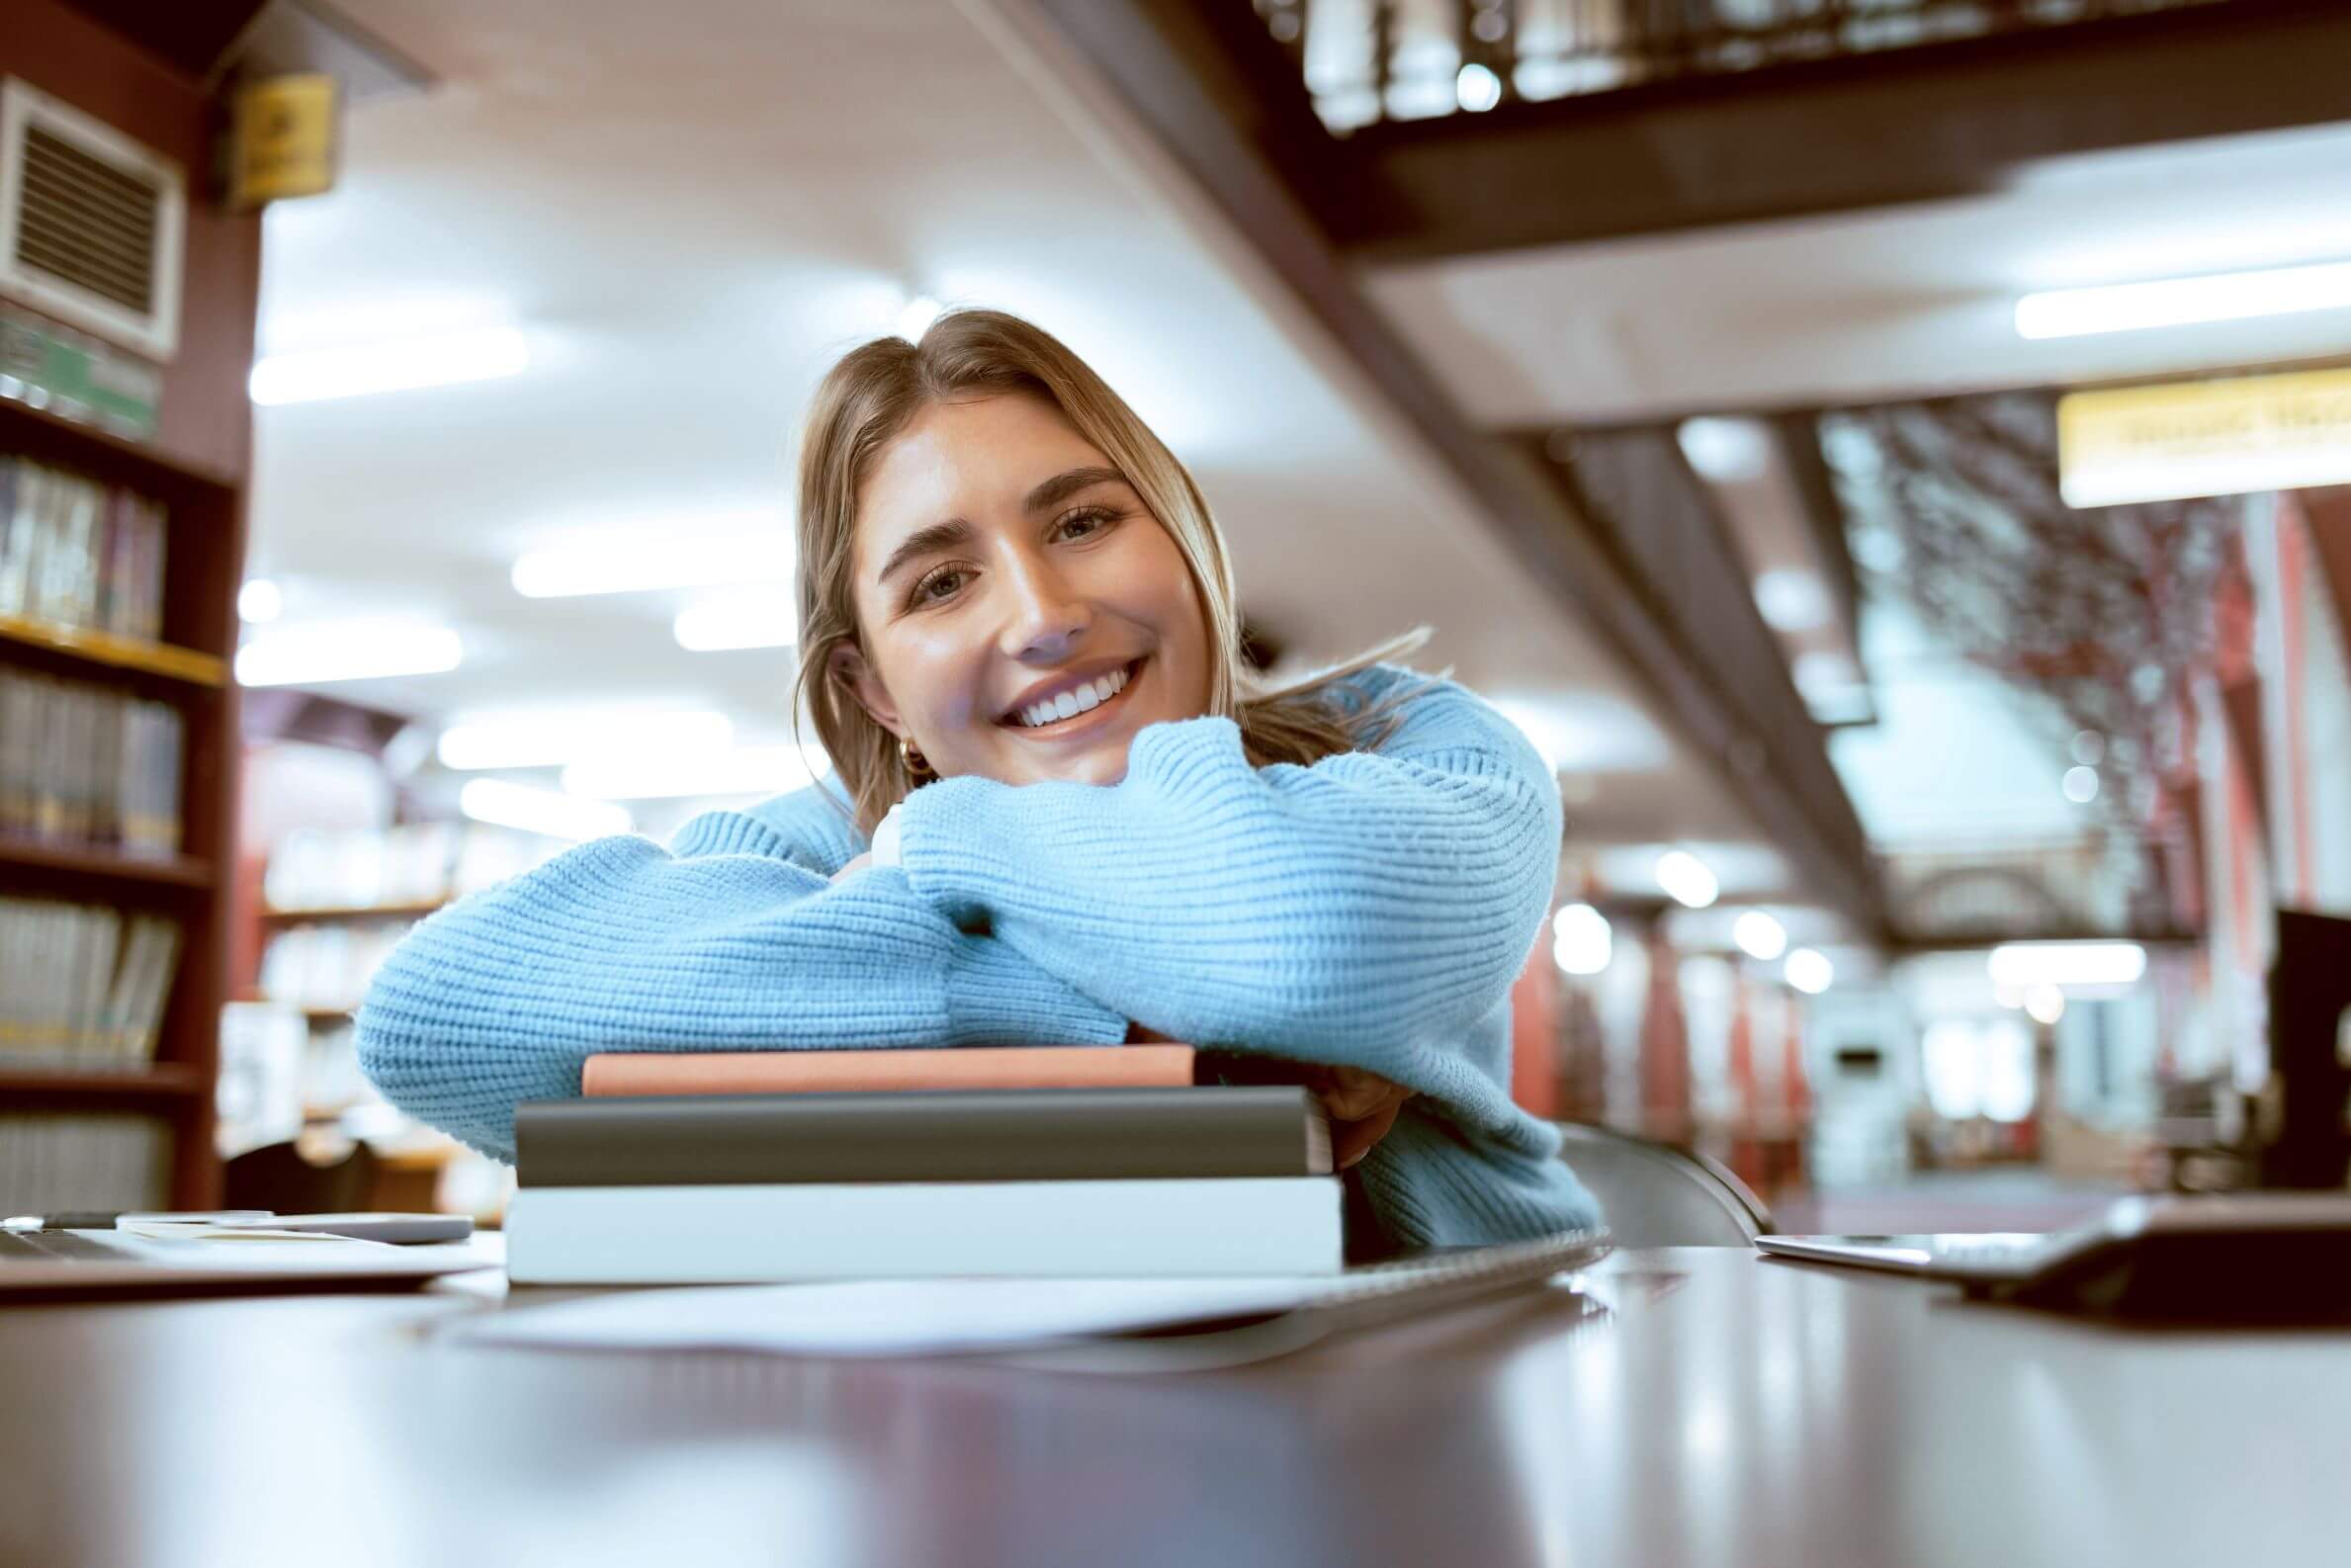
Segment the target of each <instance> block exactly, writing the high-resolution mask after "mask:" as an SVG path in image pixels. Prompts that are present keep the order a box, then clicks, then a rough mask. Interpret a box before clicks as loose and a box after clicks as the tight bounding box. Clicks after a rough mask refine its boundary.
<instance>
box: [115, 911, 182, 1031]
mask: <svg viewBox="0 0 2351 1568" xmlns="http://www.w3.org/2000/svg"><path fill="white" fill-rule="evenodd" d="M140 918H141V919H145V920H146V921H147V923H148V925H149V926H150V928H151V929H152V931H153V933H154V934H153V936H152V937H151V938H150V940H149V943H148V947H147V961H146V964H145V967H144V970H143V972H142V973H141V974H140V976H139V977H138V979H137V981H136V982H135V983H134V987H133V990H132V992H131V999H132V1000H131V1016H130V1018H129V1020H128V1023H127V1029H126V1033H125V1040H124V1051H123V1055H124V1060H125V1061H126V1062H128V1063H129V1064H130V1065H131V1066H132V1067H134V1068H144V1067H148V1066H151V1065H152V1064H153V1063H154V1060H155V1046H156V1043H157V1041H158V1040H159V1039H160V1037H161V1035H162V1032H163V1008H164V1004H165V1003H166V1002H169V1001H170V1000H171V982H172V971H173V969H174V967H175V966H176V965H177V963H178V961H179V956H180V928H179V926H178V925H177V924H176V923H175V922H173V921H171V920H166V919H160V918H154V917H151V916H145V915H142V916H140Z"/></svg>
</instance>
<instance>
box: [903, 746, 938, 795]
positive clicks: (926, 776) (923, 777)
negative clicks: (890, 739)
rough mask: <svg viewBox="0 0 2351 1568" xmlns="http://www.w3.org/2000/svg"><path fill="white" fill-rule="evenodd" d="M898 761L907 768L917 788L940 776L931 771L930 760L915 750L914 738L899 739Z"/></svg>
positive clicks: (908, 774)
mask: <svg viewBox="0 0 2351 1568" xmlns="http://www.w3.org/2000/svg"><path fill="white" fill-rule="evenodd" d="M898 760H899V762H900V763H901V764H902V765H903V766H904V767H905V768H906V770H907V777H909V778H911V779H913V780H914V783H915V785H916V787H920V786H921V785H923V784H926V783H928V782H929V781H930V780H932V779H934V778H936V777H938V774H937V773H936V772H934V771H933V770H932V769H931V766H930V762H929V759H928V758H926V757H924V756H923V755H922V753H921V752H920V751H917V750H916V749H914V737H913V736H900V737H899V738H898Z"/></svg>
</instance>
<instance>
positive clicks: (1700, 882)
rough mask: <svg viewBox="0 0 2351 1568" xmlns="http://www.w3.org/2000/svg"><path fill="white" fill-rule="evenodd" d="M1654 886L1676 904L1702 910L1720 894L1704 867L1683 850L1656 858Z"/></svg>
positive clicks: (1687, 851)
mask: <svg viewBox="0 0 2351 1568" xmlns="http://www.w3.org/2000/svg"><path fill="white" fill-rule="evenodd" d="M1657 885H1658V886H1659V887H1661V888H1663V889H1665V891H1666V895H1667V896H1668V897H1669V898H1671V899H1672V900H1673V901H1674V902H1675V903H1676V904H1681V905H1687V906H1688V907H1689V908H1691V909H1694V910H1702V909H1704V908H1705V907H1706V906H1707V905H1709V904H1711V903H1713V902H1714V900H1715V899H1716V898H1717V897H1718V896H1720V894H1721V892H1722V885H1721V884H1720V883H1719V882H1717V881H1715V880H1714V873H1713V872H1711V871H1708V870H1707V869H1706V863H1705V862H1704V861H1703V860H1700V859H1699V858H1698V856H1696V855H1694V854H1692V853H1691V852H1690V851H1689V850H1687V849H1668V850H1667V851H1666V852H1665V853H1664V854H1662V855H1659V856H1658V857H1657Z"/></svg>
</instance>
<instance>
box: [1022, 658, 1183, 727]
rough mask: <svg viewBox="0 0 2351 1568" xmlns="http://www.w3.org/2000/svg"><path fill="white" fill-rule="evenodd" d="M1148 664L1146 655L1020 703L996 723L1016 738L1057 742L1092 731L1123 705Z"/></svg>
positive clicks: (1148, 659)
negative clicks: (1042, 696)
mask: <svg viewBox="0 0 2351 1568" xmlns="http://www.w3.org/2000/svg"><path fill="white" fill-rule="evenodd" d="M1149 661H1150V655H1148V654H1146V655H1145V656H1144V657H1142V658H1138V659H1136V660H1134V661H1133V662H1132V663H1129V664H1124V665H1121V666H1120V667H1119V668H1117V669H1114V670H1111V671H1109V672H1108V673H1107V674H1103V675H1098V676H1096V677H1095V678H1094V679H1092V680H1090V681H1088V682H1085V683H1083V684H1081V685H1079V686H1076V687H1072V688H1069V689H1066V690H1064V691H1062V692H1060V693H1059V694H1057V695H1056V696H1054V697H1051V698H1047V699H1046V700H1044V701H1041V702H1034V703H1025V704H1022V705H1021V706H1020V707H1018V708H1015V709H1014V710H1013V711H1012V712H1010V713H1008V714H1006V715H1004V716H1003V717H1002V718H1001V719H999V720H998V721H997V723H998V724H1000V725H1001V726H1002V727H1003V728H1004V729H1006V730H1010V731H1011V732H1013V733H1014V734H1015V735H1020V736H1024V737H1033V738H1035V739H1037V740H1059V739H1060V738H1061V737H1063V736H1066V735H1075V734H1078V733H1080V732H1082V731H1088V730H1092V729H1094V728H1095V727H1096V726H1098V725H1101V724H1106V723H1108V722H1109V716H1110V714H1111V713H1112V712H1113V711H1114V710H1116V709H1120V708H1123V707H1125V706H1126V698H1127V693H1129V692H1130V691H1132V690H1133V689H1134V685H1135V678H1136V676H1137V675H1139V674H1140V673H1142V669H1143V666H1144V665H1145V664H1146V663H1148V662H1149Z"/></svg>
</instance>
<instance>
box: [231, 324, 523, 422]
mask: <svg viewBox="0 0 2351 1568" xmlns="http://www.w3.org/2000/svg"><path fill="white" fill-rule="evenodd" d="M530 364H531V350H530V345H529V344H528V343H526V342H525V341H524V340H523V335H522V334H521V333H520V332H517V331H515V330H514V329H513V328H511V327H497V328H493V329H491V330H489V331H484V332H456V333H449V334H445V335H442V336H437V337H408V338H396V339H393V340H392V341H391V342H386V343H370V344H364V345H361V346H359V347H355V348H338V349H324V350H320V351H317V352H315V353H308V354H273V355H271V356H270V357H269V358H268V359H265V360H263V361H261V363H259V364H258V365H255V366H254V367H253V375H252V378H251V380H250V382H249V383H248V390H249V391H250V392H251V394H252V398H253V400H254V401H255V402H257V403H259V404H261V405H262V406H263V407H265V408H267V407H275V406H276V405H278V404H280V403H302V402H321V401H324V400H325V399H327V398H330V397H359V396H364V395H366V394H368V393H370V392H407V391H410V390H412V389H415V388H419V387H453V386H456V385H458V384H459V383H462V382H475V381H495V380H496V379H498V378H499V377H501V376H519V375H521V374H522V373H523V372H524V371H526V370H528V369H529V368H530Z"/></svg>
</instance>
